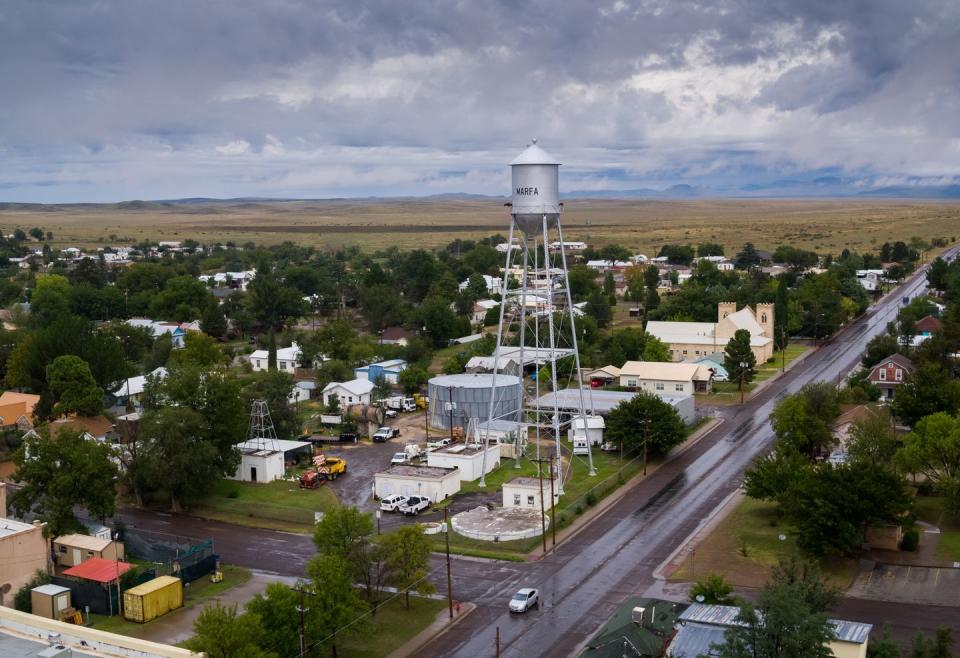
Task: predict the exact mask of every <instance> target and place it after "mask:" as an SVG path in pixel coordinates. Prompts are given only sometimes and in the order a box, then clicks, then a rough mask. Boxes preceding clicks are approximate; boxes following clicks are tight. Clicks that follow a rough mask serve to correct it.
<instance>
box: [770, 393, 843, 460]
mask: <svg viewBox="0 0 960 658" xmlns="http://www.w3.org/2000/svg"><path fill="white" fill-rule="evenodd" d="M839 414H840V405H839V402H838V398H837V391H836V389H835V388H833V386H832V385H831V384H830V383H829V382H815V383H812V384H807V385H806V386H804V387H803V388H802V389H800V391H799V392H797V393H794V394H793V395H788V396H787V397H785V398H783V399H782V400H780V402H778V403H777V406H776V407H775V408H774V410H773V413H771V414H770V420H771V422H772V424H773V431H774V433H775V434H776V435H777V439H778V445H788V446H789V447H790V448H791V449H793V450H795V451H796V452H798V453H800V454H802V455H806V456H807V457H808V458H809V459H810V460H811V461H812V460H813V459H814V457H816V456H817V454H819V453H820V452H823V451H824V450H826V449H827V448H828V447H829V446H830V445H832V443H833V433H832V432H831V431H830V426H831V424H832V423H833V421H834V420H835V419H836V417H837V416H838V415H839Z"/></svg>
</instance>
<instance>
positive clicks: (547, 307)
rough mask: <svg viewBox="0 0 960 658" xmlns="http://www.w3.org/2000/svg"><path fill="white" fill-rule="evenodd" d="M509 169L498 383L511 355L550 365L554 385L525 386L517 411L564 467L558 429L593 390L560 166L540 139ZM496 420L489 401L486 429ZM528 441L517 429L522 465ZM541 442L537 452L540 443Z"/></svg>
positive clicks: (582, 412)
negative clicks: (562, 380) (586, 381)
mask: <svg viewBox="0 0 960 658" xmlns="http://www.w3.org/2000/svg"><path fill="white" fill-rule="evenodd" d="M510 169H511V177H512V200H511V203H510V204H509V205H510V231H509V234H508V238H507V239H508V242H507V253H506V259H505V264H504V271H503V288H502V289H503V291H504V293H503V297H502V303H501V304H500V320H499V324H498V327H497V347H496V350H495V351H494V359H493V381H494V386H496V377H497V371H498V370H499V369H500V368H501V361H503V362H505V361H506V360H507V359H512V360H514V361H516V362H518V363H519V364H520V367H521V370H522V369H523V368H525V367H528V366H530V365H533V364H535V365H536V367H537V370H538V375H539V373H540V372H543V368H544V367H549V371H550V378H549V379H550V381H549V382H544V381H540V377H539V376H538V377H537V379H536V383H535V384H534V385H533V391H532V392H528V390H527V387H526V386H525V387H524V388H523V389H522V391H521V398H520V401H519V408H518V410H517V411H518V414H517V415H518V416H519V418H520V421H521V422H523V421H525V420H526V421H529V423H530V425H531V426H533V427H535V428H537V429H536V430H535V431H537V433H538V438H539V435H540V431H541V430H546V429H549V430H552V432H553V436H554V439H555V444H556V457H557V463H558V464H562V461H561V460H560V457H561V445H560V441H561V431H562V430H563V429H565V428H569V427H570V425H571V419H572V418H574V417H577V416H579V417H584V416H586V415H587V414H586V410H587V409H589V408H591V407H592V405H589V404H588V400H589V395H590V394H589V391H588V392H585V391H584V387H583V378H582V374H581V369H580V351H579V347H578V343H577V341H578V335H577V325H576V314H577V313H578V311H577V309H575V308H574V306H573V299H572V298H571V295H570V286H569V280H568V277H567V255H566V250H565V245H564V242H563V228H562V226H561V222H560V216H561V214H562V210H563V204H561V203H560V194H559V172H560V163H559V162H558V161H557V159H556V158H554V157H552V156H551V155H550V154H548V153H547V152H546V151H544V150H543V149H542V148H540V146H538V145H537V140H533V143H532V144H529V145H528V146H527V148H526V150H525V151H523V153H521V154H520V155H519V156H517V158H516V159H515V160H513V162H511V163H510ZM511 279H515V280H516V281H517V284H518V285H517V286H516V287H514V288H512V289H510V286H509V284H510V281H511ZM531 334H532V335H531ZM558 362H560V366H558ZM565 364H566V365H565ZM564 367H565V368H566V371H565V372H562V373H558V368H564ZM558 374H560V375H563V376H565V377H566V378H567V379H568V381H569V382H570V384H571V385H572V386H574V387H575V388H570V387H568V388H566V389H564V390H563V391H562V392H561V391H560V390H558V386H557V380H558ZM527 381H530V380H529V379H528V380H527ZM548 391H552V392H553V395H552V404H545V405H541V404H540V402H539V400H540V398H541V396H542V394H543V393H546V392H548ZM561 395H563V400H564V402H563V403H562V404H561ZM495 420H497V417H496V416H495V414H494V405H493V400H492V399H491V404H490V410H489V413H488V416H487V423H486V427H487V428H488V429H487V433H489V428H490V427H491V426H492V425H493V421H495ZM525 443H526V437H520V436H519V433H518V436H517V445H516V449H517V466H518V467H519V457H520V454H521V452H522V451H523V449H524V445H525ZM537 447H538V450H539V441H538V442H537ZM586 456H587V461H588V463H589V467H590V475H595V474H596V472H595V471H594V468H593V455H592V452H591V449H590V444H589V441H588V442H587V450H586ZM537 457H538V458H539V454H538V455H537ZM558 470H559V472H558V474H557V476H558V486H559V489H558V491H559V492H560V493H563V469H562V468H561V469H558Z"/></svg>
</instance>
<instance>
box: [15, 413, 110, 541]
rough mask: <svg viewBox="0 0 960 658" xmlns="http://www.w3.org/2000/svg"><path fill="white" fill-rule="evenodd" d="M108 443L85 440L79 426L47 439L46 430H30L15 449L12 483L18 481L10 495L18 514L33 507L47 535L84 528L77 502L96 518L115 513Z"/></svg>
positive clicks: (66, 532)
mask: <svg viewBox="0 0 960 658" xmlns="http://www.w3.org/2000/svg"><path fill="white" fill-rule="evenodd" d="M111 456H112V448H111V447H110V446H109V445H106V444H102V443H98V442H96V441H88V440H87V439H85V438H84V437H83V434H82V433H81V432H80V431H75V430H71V429H61V430H60V431H59V432H58V433H57V436H56V438H51V437H50V436H49V435H48V434H47V431H46V430H45V429H41V430H40V434H39V436H34V435H28V436H27V437H26V438H25V439H24V442H23V444H22V445H21V446H20V448H19V449H18V450H17V451H16V452H15V453H14V456H13V461H14V463H15V464H16V465H17V470H16V472H15V473H14V475H13V480H14V482H18V483H19V484H21V485H22V486H21V487H20V488H19V489H18V490H16V491H15V492H13V494H12V495H11V496H10V506H11V507H12V508H13V509H15V510H16V511H17V513H18V514H19V515H21V516H22V515H24V514H26V513H27V512H29V511H33V512H35V513H36V514H37V515H38V516H39V518H40V519H41V520H42V521H44V522H45V523H47V529H46V533H47V535H49V536H51V537H56V536H58V535H62V534H68V533H71V532H84V526H83V524H82V523H80V521H79V520H78V519H77V517H76V515H75V513H74V508H75V506H79V507H82V508H84V509H86V510H87V511H88V512H90V514H91V515H92V516H93V517H94V518H96V519H99V520H100V521H105V520H106V519H107V518H108V517H110V516H113V513H114V510H115V504H116V490H115V487H116V483H117V475H118V472H117V466H116V464H114V462H113V460H112V459H111Z"/></svg>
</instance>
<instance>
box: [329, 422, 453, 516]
mask: <svg viewBox="0 0 960 658" xmlns="http://www.w3.org/2000/svg"><path fill="white" fill-rule="evenodd" d="M423 417H424V415H423V412H422V411H419V412H412V413H407V414H402V415H400V416H398V417H397V418H390V419H387V421H386V423H385V425H386V426H387V427H395V428H398V429H399V430H400V436H398V437H395V438H393V439H390V440H389V441H385V442H383V443H373V442H371V441H368V440H363V441H360V442H359V443H356V444H353V443H331V444H328V445H325V446H323V449H324V452H325V453H326V454H329V455H334V456H336V457H342V458H343V459H345V460H347V473H346V474H345V475H343V476H342V477H340V478H337V481H336V482H334V483H331V485H330V486H332V487H333V489H334V491H335V492H336V494H337V498H339V499H340V502H341V503H343V504H344V505H354V506H356V507H357V508H359V509H361V510H364V511H368V512H370V511H373V510H375V509H377V503H376V502H375V501H374V499H373V476H374V474H376V473H378V472H380V471H382V470H384V469H386V468H388V467H389V466H390V458H391V457H393V454H394V453H396V452H400V451H402V450H403V446H405V445H406V444H407V443H408V442H411V441H415V442H417V443H419V444H421V445H425V443H426V431H425V429H424V425H423ZM431 437H434V435H433V434H431ZM434 438H435V437H434Z"/></svg>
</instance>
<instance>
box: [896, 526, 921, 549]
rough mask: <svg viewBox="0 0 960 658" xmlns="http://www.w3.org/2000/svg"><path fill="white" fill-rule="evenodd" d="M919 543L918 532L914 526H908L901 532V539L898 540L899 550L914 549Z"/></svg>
mask: <svg viewBox="0 0 960 658" xmlns="http://www.w3.org/2000/svg"><path fill="white" fill-rule="evenodd" d="M919 545H920V533H919V532H918V531H917V529H916V528H908V529H907V531H906V532H904V533H903V539H902V540H900V550H903V551H911V552H913V551H915V550H917V547H918V546H919Z"/></svg>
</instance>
